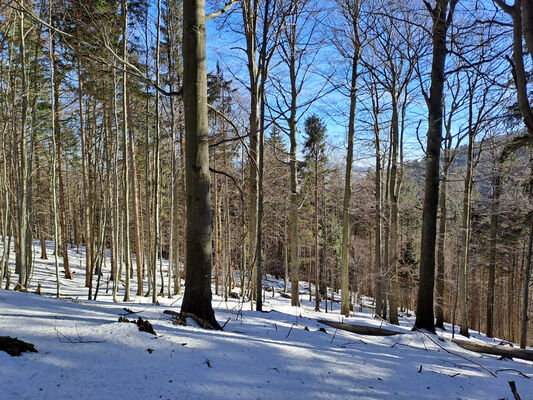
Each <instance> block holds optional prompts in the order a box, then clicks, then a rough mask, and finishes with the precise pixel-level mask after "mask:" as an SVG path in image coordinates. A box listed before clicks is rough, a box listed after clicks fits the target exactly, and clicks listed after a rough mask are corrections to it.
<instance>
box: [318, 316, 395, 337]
mask: <svg viewBox="0 0 533 400" xmlns="http://www.w3.org/2000/svg"><path fill="white" fill-rule="evenodd" d="M318 322H320V323H321V324H324V325H328V326H331V327H332V328H336V329H341V330H343V331H347V332H352V333H358V334H359V335H369V336H392V335H403V334H404V332H400V331H393V330H391V329H385V328H377V327H374V326H366V325H353V324H347V323H344V322H335V321H326V320H324V319H319V320H318Z"/></svg>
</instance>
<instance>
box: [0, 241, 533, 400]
mask: <svg viewBox="0 0 533 400" xmlns="http://www.w3.org/2000/svg"><path fill="white" fill-rule="evenodd" d="M71 256H72V259H73V260H74V262H72V265H73V266H76V265H80V262H79V260H80V259H82V258H83V257H84V254H83V249H81V251H80V253H79V254H76V253H75V252H74V251H72V254H71ZM49 258H50V260H48V261H41V260H36V268H35V272H34V276H33V280H32V290H34V289H35V287H36V286H37V284H38V283H41V284H42V291H43V295H42V296H39V295H36V294H32V293H20V292H14V291H6V290H0V336H11V337H18V338H19V339H21V340H24V341H27V342H30V343H33V344H34V345H35V347H36V348H37V350H38V353H24V354H23V355H22V356H20V357H10V356H9V355H8V354H7V353H4V352H0V387H1V388H2V389H1V396H0V397H1V398H2V400H15V399H17V400H19V399H54V400H61V399H73V398H76V399H158V398H161V399H220V400H222V399H224V400H230V399H265V400H266V399H289V398H290V399H302V400H303V399H305V400H308V399H349V398H361V399H390V398H400V399H443V398H446V399H504V398H506V399H511V398H512V394H511V391H510V389H509V385H508V381H515V382H516V385H517V388H518V391H519V392H520V393H521V394H522V398H530V397H528V396H530V395H531V393H533V379H530V378H531V377H533V362H527V361H518V360H516V361H511V360H499V359H498V357H496V356H489V355H480V354H477V353H472V352H469V351H466V350H463V349H461V348H459V347H458V346H457V345H455V344H453V343H451V342H450V337H451V333H450V327H448V330H447V331H445V332H443V331H439V332H438V335H437V336H436V335H431V334H427V333H421V332H412V331H411V330H410V327H411V323H412V322H413V316H412V315H411V316H409V317H407V316H402V317H401V326H400V327H399V328H395V327H392V328H391V329H398V330H400V331H401V332H402V333H404V334H403V335H396V336H389V337H375V336H363V335H358V334H353V333H348V332H345V331H341V330H335V329H334V328H330V327H328V326H324V325H321V324H319V323H318V321H317V319H319V318H326V319H329V320H332V321H340V320H341V319H342V318H341V317H340V316H339V313H338V305H337V304H335V307H334V311H333V312H329V313H328V314H325V313H323V312H322V313H317V312H314V311H312V310H313V304H312V303H311V302H308V301H303V304H302V307H299V308H293V307H291V306H290V302H289V300H287V299H285V298H283V297H281V296H279V295H277V294H276V295H275V297H267V298H266V302H265V308H266V309H267V310H268V311H267V312H265V313H257V312H254V311H250V304H249V303H246V304H244V305H243V304H241V303H239V301H238V300H235V299H230V300H228V301H227V302H225V301H223V299H222V298H220V297H218V296H214V299H213V305H214V307H215V311H216V315H217V318H218V321H219V322H221V324H224V323H225V327H224V331H221V332H219V331H217V332H215V331H206V330H203V329H201V328H199V327H197V326H194V324H193V325H192V326H178V325H174V324H173V323H172V321H171V318H170V316H169V315H166V314H163V311H164V310H166V309H172V310H175V311H179V308H180V302H181V296H176V298H174V299H167V298H159V303H160V304H159V305H152V304H150V303H149V298H145V297H134V300H133V301H132V302H130V303H113V302H112V301H111V296H110V294H109V293H107V294H106V293H105V284H104V287H103V288H101V294H100V295H99V300H98V301H87V300H84V299H85V298H86V289H85V288H84V287H83V283H84V281H83V279H84V278H83V277H84V274H83V271H82V270H80V269H79V268H78V267H74V276H75V278H74V279H73V280H72V281H67V280H64V279H62V280H61V290H62V298H61V299H60V300H57V299H55V298H54V294H55V280H54V267H53V261H52V260H51V259H52V257H49ZM268 285H270V286H272V285H273V286H277V285H281V283H280V282H276V281H274V280H270V281H269V282H268ZM302 290H305V289H304V288H303V289H302ZM267 293H270V294H271V292H267ZM120 294H121V293H120V292H119V295H120ZM302 297H305V298H306V299H307V296H302ZM120 298H121V297H120ZM366 300H367V302H365V305H369V304H370V302H369V299H366ZM126 308H127V309H128V310H129V311H133V312H134V314H129V312H128V311H126V310H125V309H126ZM120 316H126V317H128V318H133V319H135V318H137V317H139V316H140V317H142V318H143V319H148V320H149V321H150V322H151V323H152V324H153V327H154V329H155V331H156V333H157V336H153V335H151V334H149V333H145V332H139V331H138V329H137V327H136V326H135V325H134V324H127V323H118V322H117V320H118V318H119V317H120ZM344 322H348V323H357V324H363V325H373V326H380V325H382V322H380V321H378V320H375V319H373V318H372V314H371V312H370V311H369V309H368V308H366V307H363V308H362V309H361V311H358V312H356V313H355V314H354V315H353V316H351V317H350V318H345V319H344ZM324 328H325V332H324ZM472 337H473V339H471V340H474V341H487V339H486V338H485V337H483V336H481V335H477V334H476V333H474V332H472ZM494 342H497V340H495V341H494ZM489 371H490V372H489ZM491 374H494V375H495V376H492V375H491Z"/></svg>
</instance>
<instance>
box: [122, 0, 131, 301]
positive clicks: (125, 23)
mask: <svg viewBox="0 0 533 400" xmlns="http://www.w3.org/2000/svg"><path fill="white" fill-rule="evenodd" d="M122 57H123V58H124V60H125V62H127V60H128V1H127V0H122ZM122 158H123V161H124V171H123V179H124V231H125V232H124V240H125V243H124V250H125V253H126V254H124V265H125V268H124V272H125V273H124V277H125V282H126V287H125V288H124V301H130V300H131V299H130V278H131V250H130V178H129V176H130V175H129V174H130V171H129V169H130V164H129V156H128V74H127V73H126V67H125V66H124V68H123V71H122Z"/></svg>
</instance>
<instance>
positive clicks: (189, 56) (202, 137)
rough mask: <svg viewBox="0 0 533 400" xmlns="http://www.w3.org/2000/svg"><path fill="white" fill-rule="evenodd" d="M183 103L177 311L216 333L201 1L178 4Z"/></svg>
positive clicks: (205, 72)
mask: <svg viewBox="0 0 533 400" xmlns="http://www.w3.org/2000/svg"><path fill="white" fill-rule="evenodd" d="M183 66H184V69H183V100H184V107H185V132H186V138H185V141H186V148H187V149H186V179H187V232H186V235H187V261H186V263H187V278H186V284H185V294H184V297H183V304H182V307H181V311H182V312H186V313H191V314H194V315H196V316H197V317H199V318H202V319H203V320H205V321H207V322H209V323H210V324H211V326H213V327H214V328H220V326H219V324H218V322H217V321H216V319H215V313H214V311H213V307H212V305H211V298H212V293H211V268H212V260H211V257H212V243H211V241H212V235H213V227H212V222H213V221H212V214H211V199H210V196H209V185H210V183H211V182H210V180H211V179H210V175H209V141H208V140H209V137H208V136H209V132H208V131H209V124H208V119H207V65H206V52H205V1H204V0H184V2H183Z"/></svg>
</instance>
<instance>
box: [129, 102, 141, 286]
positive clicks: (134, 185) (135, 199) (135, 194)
mask: <svg viewBox="0 0 533 400" xmlns="http://www.w3.org/2000/svg"><path fill="white" fill-rule="evenodd" d="M130 107H131V103H130V102H129V101H128V108H130ZM130 117H131V111H130V110H128V118H130ZM128 133H129V158H130V163H131V164H130V165H131V195H132V203H133V204H132V205H133V219H134V229H135V230H134V235H135V260H136V265H137V296H142V295H143V294H144V293H143V270H144V252H143V245H142V238H141V211H140V206H139V204H140V199H139V180H138V175H137V160H136V159H135V137H134V135H133V126H132V124H130V123H129V124H128Z"/></svg>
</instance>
